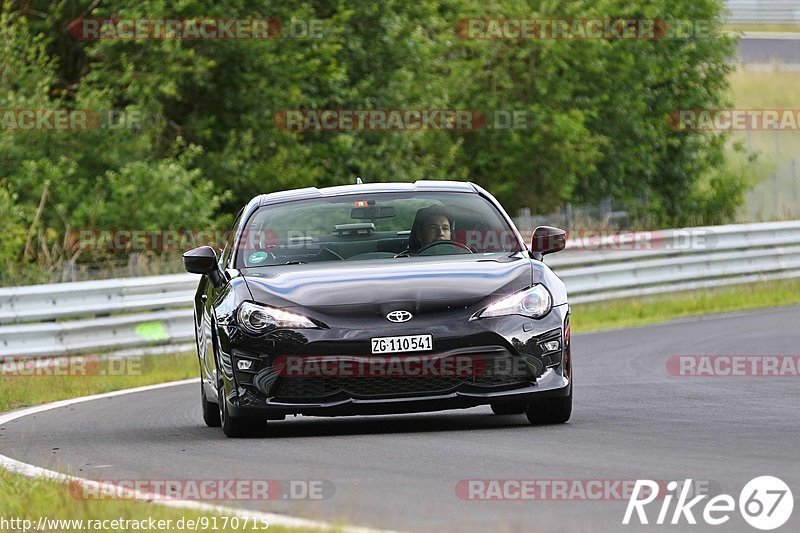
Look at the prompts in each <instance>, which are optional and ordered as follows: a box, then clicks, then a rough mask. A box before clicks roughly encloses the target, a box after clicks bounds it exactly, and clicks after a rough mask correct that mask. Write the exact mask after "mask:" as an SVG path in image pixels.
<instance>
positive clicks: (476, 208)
mask: <svg viewBox="0 0 800 533" xmlns="http://www.w3.org/2000/svg"><path fill="white" fill-rule="evenodd" d="M519 251H521V247H520V244H519V242H518V240H517V236H516V234H515V232H514V230H513V229H512V228H511V227H510V226H509V224H508V223H507V222H506V221H505V219H504V218H503V216H502V215H501V214H500V213H499V212H498V210H497V209H496V208H495V207H494V206H493V205H492V204H491V203H490V202H489V201H487V200H486V199H484V198H482V197H481V196H479V195H477V194H472V193H444V192H439V193H431V192H428V193H365V194H358V195H348V196H336V197H331V198H324V199H318V198H315V199H313V200H298V201H292V202H287V203H281V204H276V205H268V206H264V207H261V208H259V209H258V210H256V211H255V212H254V213H253V214H252V215H251V216H250V218H249V220H248V222H247V226H246V228H245V230H244V231H243V232H242V234H241V235H240V236H239V239H238V245H237V257H236V265H237V267H239V268H242V267H244V268H252V267H263V266H274V265H286V264H304V263H312V262H321V261H343V260H344V261H365V260H400V259H401V258H404V259H405V260H408V259H407V258H414V257H419V256H429V255H454V254H471V253H472V254H474V253H481V254H486V253H509V252H519Z"/></svg>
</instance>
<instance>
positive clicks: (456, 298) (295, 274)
mask: <svg viewBox="0 0 800 533" xmlns="http://www.w3.org/2000/svg"><path fill="white" fill-rule="evenodd" d="M242 275H243V276H244V277H245V279H246V281H247V285H248V287H249V288H250V292H251V294H252V296H253V299H254V300H255V301H258V302H262V303H267V304H272V305H281V306H301V307H305V308H308V309H312V310H316V311H319V312H322V313H326V314H358V313H365V312H366V313H369V312H379V313H380V312H383V311H385V310H386V309H407V310H408V311H412V312H420V311H432V310H438V309H445V308H452V307H455V306H459V307H468V306H470V305H473V304H476V303H478V302H480V301H481V300H484V299H486V298H490V297H497V296H499V295H505V294H510V293H512V292H515V291H517V290H520V289H523V288H525V287H528V286H530V285H531V279H532V266H531V261H530V260H529V259H527V258H525V257H524V256H521V255H514V256H511V257H509V256H507V255H500V254H491V255H488V254H487V255H483V254H480V255H477V254H476V255H475V256H468V257H465V256H447V257H441V256H438V257H414V258H401V259H393V260H392V259H389V260H371V261H352V262H350V261H346V262H341V261H337V262H326V263H319V264H308V265H288V266H272V267H261V268H249V269H245V270H243V271H242Z"/></svg>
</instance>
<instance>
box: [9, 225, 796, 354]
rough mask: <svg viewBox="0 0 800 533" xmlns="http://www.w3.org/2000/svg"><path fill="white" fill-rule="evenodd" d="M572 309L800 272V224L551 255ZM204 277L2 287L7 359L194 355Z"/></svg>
mask: <svg viewBox="0 0 800 533" xmlns="http://www.w3.org/2000/svg"><path fill="white" fill-rule="evenodd" d="M545 260H546V262H547V264H548V265H550V266H551V267H552V268H553V270H554V271H555V272H556V274H558V275H559V276H560V277H561V278H562V279H563V280H564V282H565V283H566V284H567V289H568V291H569V294H570V302H571V303H581V302H591V301H598V300H605V299H613V298H622V297H629V296H641V295H648V294H656V293H660V292H673V291H679V290H687V289H695V288H703V287H715V286H722V285H730V284H735V283H746V282H753V281H761V280H769V279H783V278H791V277H798V276H800V221H796V222H775V223H764V224H744V225H730V226H711V227H698V228H687V229H679V230H665V231H654V232H637V233H633V232H630V233H621V234H618V235H616V236H609V235H594V234H589V233H580V232H577V237H576V233H573V234H571V235H569V238H568V245H567V250H566V251H564V252H561V253H559V254H554V255H552V256H547V257H546V259H545ZM197 281H198V276H195V275H193V274H179V275H170V276H155V277H146V278H124V279H114V280H103V281H88V282H79V283H60V284H53V285H34V286H29V287H9V288H0V359H2V358H8V357H27V356H42V357H47V356H58V355H72V354H81V353H98V352H115V353H119V352H120V351H123V352H125V353H141V352H142V351H153V350H161V351H164V347H165V346H169V347H170V349H176V350H177V349H192V348H193V346H194V328H193V324H192V309H191V301H192V298H193V296H194V292H195V289H196V286H197Z"/></svg>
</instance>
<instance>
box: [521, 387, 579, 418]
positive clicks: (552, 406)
mask: <svg viewBox="0 0 800 533" xmlns="http://www.w3.org/2000/svg"><path fill="white" fill-rule="evenodd" d="M525 415H526V416H527V417H528V421H529V422H530V423H531V424H563V423H564V422H566V421H568V420H569V418H570V416H572V387H570V389H569V394H568V395H567V396H564V397H560V398H547V399H546V400H539V401H537V402H532V403H530V404H528V409H527V410H526V411H525Z"/></svg>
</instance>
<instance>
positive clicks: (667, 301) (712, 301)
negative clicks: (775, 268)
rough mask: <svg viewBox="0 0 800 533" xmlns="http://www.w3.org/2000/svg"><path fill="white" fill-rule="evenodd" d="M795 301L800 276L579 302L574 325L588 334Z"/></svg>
mask: <svg viewBox="0 0 800 533" xmlns="http://www.w3.org/2000/svg"><path fill="white" fill-rule="evenodd" d="M793 304H800V279H790V280H780V281H769V282H759V283H751V284H746V285H735V286H731V287H718V288H713V289H705V290H695V291H685V292H677V293H674V294H668V295H658V296H648V297H641V298H626V299H622V300H611V301H608V302H596V303H587V304H577V305H574V306H573V307H572V318H571V325H572V330H573V332H575V333H587V332H592V331H600V330H607V329H619V328H626V327H631V326H643V325H646V324H655V323H657V322H665V321H667V320H673V319H677V318H686V317H693V316H705V315H710V314H715V313H728V312H734V311H745V310H750V309H760V308H767V307H777V306H783V305H793Z"/></svg>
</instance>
